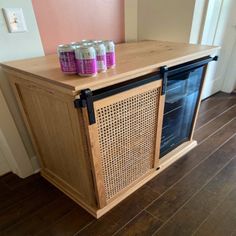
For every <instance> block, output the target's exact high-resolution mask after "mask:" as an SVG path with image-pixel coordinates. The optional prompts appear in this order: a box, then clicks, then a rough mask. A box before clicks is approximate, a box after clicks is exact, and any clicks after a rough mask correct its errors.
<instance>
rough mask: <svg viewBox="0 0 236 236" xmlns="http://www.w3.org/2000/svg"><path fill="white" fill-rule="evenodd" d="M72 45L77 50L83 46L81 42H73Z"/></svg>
mask: <svg viewBox="0 0 236 236" xmlns="http://www.w3.org/2000/svg"><path fill="white" fill-rule="evenodd" d="M70 45H71V47H72V48H73V49H74V50H75V49H76V48H78V47H80V46H82V43H81V42H71V43H70Z"/></svg>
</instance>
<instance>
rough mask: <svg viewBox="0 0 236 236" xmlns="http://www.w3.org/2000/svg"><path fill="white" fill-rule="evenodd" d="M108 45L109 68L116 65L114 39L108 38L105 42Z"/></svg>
mask: <svg viewBox="0 0 236 236" xmlns="http://www.w3.org/2000/svg"><path fill="white" fill-rule="evenodd" d="M103 43H104V45H105V47H106V58H107V68H112V67H115V65H116V55H115V44H114V42H113V41H112V40H106V41H104V42H103Z"/></svg>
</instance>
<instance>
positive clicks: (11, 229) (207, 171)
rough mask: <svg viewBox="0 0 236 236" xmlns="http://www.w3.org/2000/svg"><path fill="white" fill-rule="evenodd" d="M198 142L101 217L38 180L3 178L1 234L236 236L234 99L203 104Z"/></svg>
mask: <svg viewBox="0 0 236 236" xmlns="http://www.w3.org/2000/svg"><path fill="white" fill-rule="evenodd" d="M194 138H195V139H196V140H197V141H198V143H199V145H198V146H197V147H196V148H194V149H193V150H192V151H190V152H189V153H188V154H187V155H185V156H184V157H183V158H181V159H180V160H178V161H177V162H176V163H174V164H173V165H171V166H170V167H169V168H167V169H166V170H165V171H163V172H162V173H161V174H160V175H158V176H157V177H156V178H154V179H153V180H151V181H150V182H148V183H147V184H146V185H145V186H143V187H142V188H141V189H139V190H138V191H136V192H135V193H134V194H132V195H131V196H130V197H128V198H127V199H125V200H124V201H123V202H121V203H120V204H119V205H118V206H116V207H115V208H114V209H112V210H111V211H110V212H108V213H107V214H106V215H104V216H103V217H102V218H100V219H99V220H95V219H94V218H93V217H92V216H91V215H89V214H88V213H87V212H86V211H85V210H83V209H82V208H81V207H79V206H78V205H76V204H75V203H74V202H73V201H72V200H70V199H69V198H68V197H66V196H65V195H64V194H62V193H61V192H60V191H59V190H57V189H56V188H54V187H53V186H52V185H51V184H49V183H48V182H47V181H46V180H44V179H43V178H41V177H40V175H38V174H37V175H34V176H31V177H29V178H26V179H20V178H18V177H17V176H15V175H13V174H7V175H5V176H2V177H0V235H1V236H11V235H13V236H32V235H38V236H39V235H43V236H64V235H65V236H70V235H85V236H87V235H88V236H90V235H91V236H96V235H130V236H133V235H147V236H149V235H163V236H168V235H174V236H179V235H180V236H184V235H196V236H199V235H200V236H201V235H204V236H205V235H206V236H211V235H214V236H218V235H219V236H221V235H222V236H228V235H229V236H231V235H235V236H236V95H228V94H224V93H218V94H216V95H214V96H212V97H210V98H208V99H207V100H205V101H203V102H202V104H201V107H200V114H199V117H198V122H197V125H196V131H195V135H194Z"/></svg>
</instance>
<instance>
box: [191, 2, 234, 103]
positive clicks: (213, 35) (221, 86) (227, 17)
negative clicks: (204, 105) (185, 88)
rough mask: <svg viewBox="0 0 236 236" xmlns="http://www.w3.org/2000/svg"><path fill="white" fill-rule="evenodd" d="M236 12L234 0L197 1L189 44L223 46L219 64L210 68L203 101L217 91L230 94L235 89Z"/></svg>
mask: <svg viewBox="0 0 236 236" xmlns="http://www.w3.org/2000/svg"><path fill="white" fill-rule="evenodd" d="M235 11H236V1H235V0H208V1H202V0H196V4H195V9H194V17H193V24H192V30H191V36H190V42H191V43H200V44H207V45H216V46H221V50H220V51H219V52H217V54H218V55H219V61H218V62H217V63H214V62H213V63H210V65H209V67H208V71H207V74H206V81H205V85H204V90H203V95H202V98H206V97H208V96H210V95H212V94H214V93H216V92H218V91H224V92H227V93H230V92H232V90H233V89H234V83H235V77H234V75H235V73H236V71H235V67H236V64H235V60H236V52H234V51H235V50H236V30H235V26H236V14H235ZM199 16H201V17H199Z"/></svg>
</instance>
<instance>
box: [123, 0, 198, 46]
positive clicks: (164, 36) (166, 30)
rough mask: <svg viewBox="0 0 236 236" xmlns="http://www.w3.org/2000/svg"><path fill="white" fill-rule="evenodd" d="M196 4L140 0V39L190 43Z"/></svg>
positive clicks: (184, 0)
mask: <svg viewBox="0 0 236 236" xmlns="http://www.w3.org/2000/svg"><path fill="white" fill-rule="evenodd" d="M127 1H129V0H127ZM194 4H195V0H174V1H173V0H138V39H139V40H142V39H158V40H166V41H175V42H189V37H190V33H191V25H192V17H193V10H194Z"/></svg>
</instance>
